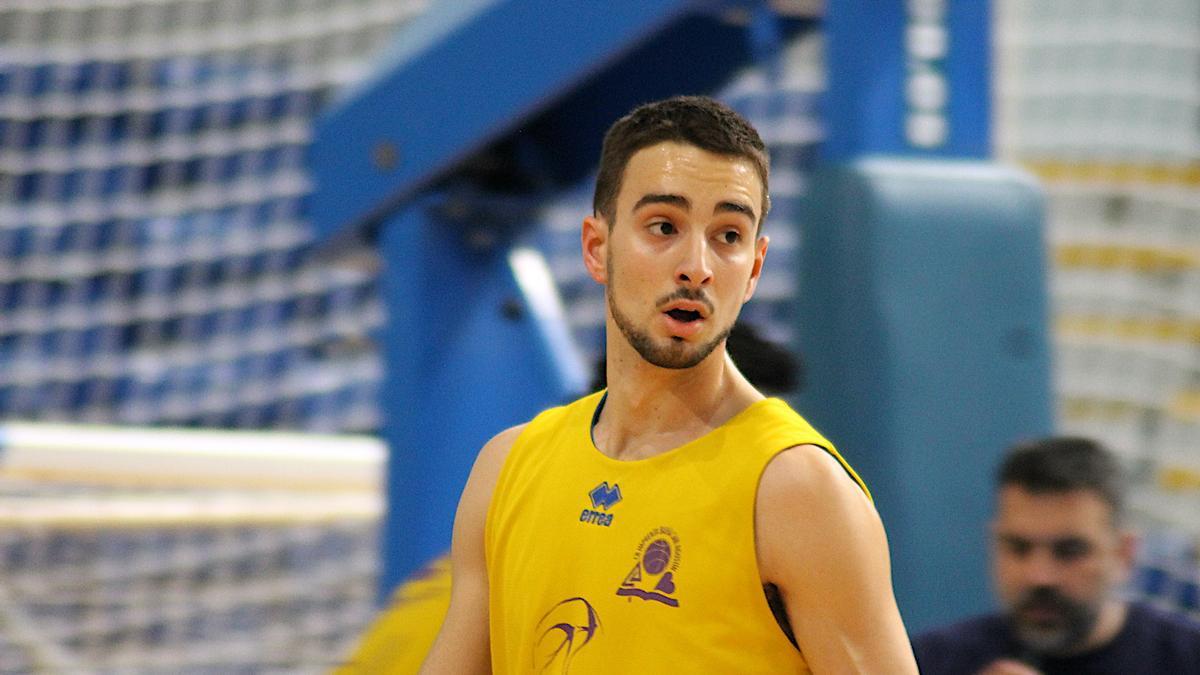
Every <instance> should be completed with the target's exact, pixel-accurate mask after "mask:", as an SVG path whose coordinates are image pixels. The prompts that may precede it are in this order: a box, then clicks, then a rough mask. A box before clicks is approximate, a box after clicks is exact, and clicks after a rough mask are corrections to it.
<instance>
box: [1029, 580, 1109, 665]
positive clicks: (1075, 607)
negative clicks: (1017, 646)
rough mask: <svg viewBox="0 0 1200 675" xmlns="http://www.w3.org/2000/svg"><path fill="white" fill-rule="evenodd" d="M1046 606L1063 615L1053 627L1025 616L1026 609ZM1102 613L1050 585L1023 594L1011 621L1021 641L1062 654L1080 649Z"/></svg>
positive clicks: (1036, 649) (1045, 651)
mask: <svg viewBox="0 0 1200 675" xmlns="http://www.w3.org/2000/svg"><path fill="white" fill-rule="evenodd" d="M1033 607H1039V608H1040V607H1045V608H1049V609H1052V610H1054V611H1055V612H1057V613H1058V615H1059V617H1060V618H1059V621H1058V622H1056V623H1055V624H1054V625H1052V626H1046V625H1038V624H1035V623H1032V622H1030V621H1026V620H1024V619H1022V618H1021V612H1022V610H1025V609H1029V608H1033ZM1099 616H1100V610H1099V608H1097V607H1092V606H1090V605H1087V604H1084V603H1081V602H1077V601H1075V600H1072V599H1070V598H1067V597H1066V596H1064V595H1063V594H1062V593H1059V592H1058V591H1057V590H1055V589H1053V588H1048V587H1044V586H1043V587H1037V588H1033V589H1031V590H1030V591H1029V592H1027V593H1025V594H1024V595H1023V596H1022V597H1020V598H1019V599H1018V600H1017V602H1016V603H1015V604H1014V605H1013V607H1012V610H1011V611H1010V612H1009V621H1010V622H1011V624H1012V627H1013V633H1014V635H1015V637H1016V639H1017V642H1019V643H1021V645H1022V646H1024V647H1025V648H1026V649H1028V650H1030V651H1032V652H1034V653H1037V654H1041V655H1050V656H1054V655H1062V654H1067V653H1071V652H1074V651H1076V650H1078V648H1079V647H1080V646H1082V645H1083V643H1084V642H1085V641H1086V640H1087V638H1088V636H1089V635H1091V633H1092V629H1093V628H1094V627H1095V625H1096V621H1097V619H1098V618H1099Z"/></svg>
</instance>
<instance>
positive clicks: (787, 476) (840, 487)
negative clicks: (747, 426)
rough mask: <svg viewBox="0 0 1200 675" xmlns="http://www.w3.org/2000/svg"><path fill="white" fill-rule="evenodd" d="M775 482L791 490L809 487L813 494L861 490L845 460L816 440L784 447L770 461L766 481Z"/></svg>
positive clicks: (764, 472)
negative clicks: (819, 444)
mask: <svg viewBox="0 0 1200 675" xmlns="http://www.w3.org/2000/svg"><path fill="white" fill-rule="evenodd" d="M768 480H769V482H773V483H775V484H776V485H780V486H784V488H786V489H790V490H805V491H808V492H809V494H812V495H821V494H829V492H830V491H832V492H841V491H846V490H848V491H851V492H860V488H859V484H858V479H857V477H856V476H854V474H853V473H851V472H850V471H848V467H847V465H846V464H845V461H844V460H842V459H841V458H840V456H838V455H836V454H834V452H832V450H830V449H829V448H826V447H822V446H818V444H816V443H800V444H796V446H791V447H788V448H786V449H784V450H781V452H779V453H778V454H776V455H775V456H774V458H772V459H770V461H768V464H767V467H766V470H764V471H763V483H764V484H766V483H767V482H768Z"/></svg>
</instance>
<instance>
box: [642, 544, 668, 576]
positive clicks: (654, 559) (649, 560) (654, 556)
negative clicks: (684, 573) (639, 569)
mask: <svg viewBox="0 0 1200 675" xmlns="http://www.w3.org/2000/svg"><path fill="white" fill-rule="evenodd" d="M669 562H671V543H670V542H668V541H667V540H666V539H655V540H654V541H653V542H652V543H651V544H650V545H649V546H647V547H646V552H645V553H643V554H642V566H643V567H645V568H646V571H647V572H649V573H650V574H662V571H663V570H665V569H667V563H669Z"/></svg>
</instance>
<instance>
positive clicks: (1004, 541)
mask: <svg viewBox="0 0 1200 675" xmlns="http://www.w3.org/2000/svg"><path fill="white" fill-rule="evenodd" d="M1000 543H1001V545H1003V546H1004V548H1005V549H1007V550H1008V552H1009V553H1012V554H1013V555H1015V556H1018V557H1024V556H1026V555H1029V552H1030V551H1031V550H1032V549H1033V544H1032V543H1031V542H1028V541H1025V540H1024V539H1017V538H1015V537H1002V538H1001V539H1000Z"/></svg>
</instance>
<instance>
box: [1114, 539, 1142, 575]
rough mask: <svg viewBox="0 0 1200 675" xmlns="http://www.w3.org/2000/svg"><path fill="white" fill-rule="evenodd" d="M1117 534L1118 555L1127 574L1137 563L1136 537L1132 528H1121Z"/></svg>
mask: <svg viewBox="0 0 1200 675" xmlns="http://www.w3.org/2000/svg"><path fill="white" fill-rule="evenodd" d="M1117 536H1118V537H1120V539H1119V540H1118V543H1117V546H1118V547H1119V548H1118V549H1117V550H1118V555H1120V556H1121V562H1122V564H1124V566H1125V573H1126V574H1129V573H1130V572H1132V571H1133V566H1134V565H1135V564H1136V563H1137V547H1138V537H1137V534H1135V533H1134V532H1133V530H1126V529H1122V530H1121V531H1120V532H1119V533H1118V534H1117Z"/></svg>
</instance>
